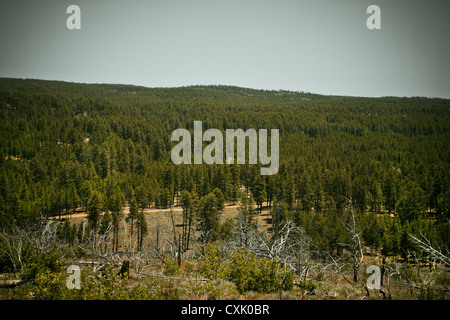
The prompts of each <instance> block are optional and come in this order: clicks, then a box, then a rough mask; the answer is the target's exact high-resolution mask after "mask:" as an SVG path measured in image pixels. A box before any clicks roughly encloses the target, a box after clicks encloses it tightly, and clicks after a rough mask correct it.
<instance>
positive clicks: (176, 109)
mask: <svg viewBox="0 0 450 320" xmlns="http://www.w3.org/2000/svg"><path fill="white" fill-rule="evenodd" d="M196 120H199V121H202V122H203V130H206V129H207V128H217V129H219V130H221V131H223V132H224V131H225V130H226V129H237V128H242V129H244V130H246V129H248V128H254V129H262V128H264V129H269V130H270V129H279V133H280V168H279V172H278V173H277V174H276V175H273V176H261V175H260V170H259V165H249V164H247V165H207V164H202V165H194V164H192V165H178V166H177V165H174V164H173V163H172V161H171V158H170V153H171V150H172V148H173V146H174V145H175V142H172V141H171V133H172V132H173V131H174V130H175V129H178V128H186V129H188V130H190V131H192V130H193V124H194V121H196ZM449 120H450V101H449V100H445V99H437V98H421V97H413V98H399V97H383V98H363V97H343V96H322V95H317V94H312V93H305V92H288V91H262V90H253V89H245V88H239V87H230V86H192V87H182V88H144V87H137V86H130V85H110V84H78V83H65V82H57V81H40V80H21V79H0V229H1V230H3V232H7V230H11V229H12V228H28V227H29V226H30V225H36V224H38V223H40V222H42V221H43V219H49V218H57V219H62V218H64V217H66V216H67V215H72V214H76V212H87V213H88V220H89V223H90V224H89V227H90V228H92V229H93V230H94V233H97V232H101V230H103V232H105V230H106V229H105V228H106V225H107V223H108V222H110V223H112V224H113V225H115V226H116V227H115V228H118V227H117V226H118V224H119V222H118V221H119V220H120V219H122V218H123V217H124V214H123V213H122V212H123V209H124V208H125V207H127V208H128V207H129V210H130V213H131V215H132V216H131V217H129V218H130V219H132V220H131V221H132V223H133V221H136V224H135V228H136V230H138V231H137V232H140V234H141V236H142V237H143V236H144V235H145V234H146V232H147V230H148V229H149V228H151V226H150V225H148V226H147V225H146V224H145V223H144V220H145V219H144V220H143V217H142V215H143V210H142V209H145V208H160V209H164V208H170V207H173V206H178V205H180V204H182V206H183V212H185V213H186V214H185V217H184V218H183V219H184V220H183V225H184V226H185V228H183V239H182V240H180V241H183V242H186V241H189V239H186V236H187V232H188V231H187V229H188V227H187V225H189V228H190V227H191V224H192V227H194V226H195V227H196V228H197V229H198V230H200V232H201V236H200V238H199V239H191V241H192V242H193V241H197V240H198V241H200V242H201V243H204V244H206V243H209V244H212V243H215V241H216V242H217V241H223V240H224V239H225V236H224V233H225V232H226V231H227V230H229V229H230V228H231V226H230V227H228V229H227V227H226V225H225V223H221V222H220V221H218V220H217V219H215V218H214V217H215V216H216V215H219V214H220V212H221V211H222V210H223V208H224V207H226V206H227V205H232V204H237V205H241V206H243V207H244V208H245V205H246V203H245V202H246V201H245V200H244V201H243V200H242V199H244V198H247V196H251V197H250V201H254V204H255V209H249V210H250V212H251V215H253V216H257V215H258V214H260V213H261V212H263V211H265V212H268V213H269V214H270V218H271V219H270V224H271V228H270V229H269V231H268V232H269V233H270V234H271V235H273V236H274V237H275V235H276V234H277V233H278V232H282V230H284V229H283V228H286V226H289V225H290V223H292V224H293V226H295V228H298V229H296V230H301V232H304V233H305V234H306V235H307V236H308V237H309V239H310V241H311V242H310V246H311V248H314V250H311V252H312V253H311V255H310V257H311V258H312V259H314V258H315V257H316V258H317V257H318V255H320V257H321V259H322V257H323V256H322V255H321V254H323V253H327V254H329V255H337V256H342V255H343V254H344V253H345V252H344V251H343V250H345V249H346V247H345V246H343V245H342V244H343V243H351V242H352V238H351V233H349V232H348V228H347V226H348V225H350V222H351V221H352V217H354V218H355V219H356V220H355V225H356V228H357V231H358V232H359V233H360V235H361V243H363V245H364V250H371V251H372V252H376V253H377V254H380V255H382V256H383V257H397V256H400V257H403V258H404V259H408V257H410V253H411V252H412V251H414V250H416V248H417V247H416V246H415V244H414V242H413V241H412V238H411V237H410V235H415V236H417V237H423V238H424V239H427V240H428V241H429V243H431V244H432V245H433V247H434V248H439V249H440V250H441V252H442V253H443V254H444V255H447V257H448V250H449V248H450V242H449V239H450V227H449V222H448V219H449V217H450V212H449V211H450V191H449V190H450V189H449V187H450V176H449V164H450V162H449V161H450V158H449V147H450V126H449V123H450V122H449ZM243 192H244V193H243ZM243 194H245V195H246V196H245V197H243V196H242V195H243ZM243 202H244V203H243ZM244 211H245V210H244ZM102 212H107V213H108V212H109V213H110V214H107V215H104V217H106V216H107V217H110V218H108V219H110V220H106V219H107V218H104V219H103V220H102V218H101V217H100V213H102ZM127 221H128V220H127ZM139 221H140V222H139ZM139 223H140V224H139ZM227 223H230V224H231V225H233V223H234V224H236V223H237V224H239V222H236V221H233V222H230V221H228V222H227ZM61 225H62V223H61ZM66 227H67V226H66ZM67 228H70V229H64V230H66V232H67V230H72V231H70V233H71V234H72V235H75V237H76V234H77V231H76V230H77V226H76V225H74V226H69V227H67ZM72 228H73V229H72ZM80 228H81V227H80ZM102 228H103V229H102ZM61 232H64V231H61ZM62 238H64V239H69V238H70V239H71V240H70V241H71V243H73V241H74V240H73V236H72V238H71V237H69V236H68V235H63V236H62ZM143 239H144V238H143ZM115 241H116V242H115V243H114V246H113V250H116V251H117V248H118V247H119V248H120V246H122V244H120V243H118V238H117V237H116V238H115ZM145 245H146V243H145V241H144V240H143V242H142V241H141V242H140V246H139V244H138V246H139V249H141V250H142V249H143V247H145ZM187 249H189V246H188V245H186V244H185V245H184V248H183V250H187ZM313 251H314V252H315V253H313ZM365 252H366V251H365ZM0 259H1V261H3V262H2V264H1V268H2V269H3V270H0V272H12V271H14V270H11V269H14V267H17V266H12V265H11V263H10V262H8V261H9V260H8V258H7V256H6V255H5V254H4V255H2V256H0ZM231 260H232V261H234V260H233V259H231ZM236 261H238V260H236ZM236 263H237V262H236ZM302 275H304V273H302ZM304 277H306V275H304ZM305 279H306V278H305ZM231 281H232V282H233V279H231ZM234 283H237V282H234ZM236 285H237V287H238V288H239V284H236ZM286 288H288V287H286ZM240 291H241V290H240Z"/></svg>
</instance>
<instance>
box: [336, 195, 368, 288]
mask: <svg viewBox="0 0 450 320" xmlns="http://www.w3.org/2000/svg"><path fill="white" fill-rule="evenodd" d="M349 201H350V213H351V222H350V223H345V222H343V221H342V220H340V219H339V221H340V222H341V223H342V225H343V226H344V228H345V229H346V230H347V232H348V234H349V236H350V243H341V245H342V246H344V247H346V248H347V249H348V251H349V253H350V255H351V258H352V263H351V267H352V270H353V282H358V279H359V267H360V266H361V263H362V262H363V258H364V253H363V245H362V243H361V237H360V233H359V232H358V231H357V227H356V219H355V210H354V208H353V203H352V201H351V200H349Z"/></svg>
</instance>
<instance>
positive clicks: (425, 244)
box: [409, 233, 450, 268]
mask: <svg viewBox="0 0 450 320" xmlns="http://www.w3.org/2000/svg"><path fill="white" fill-rule="evenodd" d="M420 235H421V236H422V239H419V238H417V237H415V236H413V235H412V234H410V235H409V237H410V238H411V239H412V240H413V242H414V244H415V245H416V246H417V247H418V248H419V249H421V250H422V251H423V252H425V253H426V254H427V255H428V257H429V259H430V260H431V261H433V262H435V263H436V262H437V263H441V264H442V265H443V267H444V268H448V267H449V266H450V257H449V256H447V255H445V254H444V253H442V251H443V250H442V249H441V248H439V247H438V248H437V249H435V248H434V247H433V246H432V245H431V241H430V240H428V239H427V238H426V237H425V236H424V235H423V234H422V233H421V234H420ZM431 261H430V262H431Z"/></svg>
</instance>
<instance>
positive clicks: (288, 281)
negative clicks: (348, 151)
mask: <svg viewBox="0 0 450 320" xmlns="http://www.w3.org/2000/svg"><path fill="white" fill-rule="evenodd" d="M226 277H227V279H228V280H230V281H231V282H233V283H234V284H235V285H236V288H237V289H238V290H239V292H241V293H242V292H244V291H250V290H252V291H256V292H276V291H279V290H291V289H292V288H293V285H294V274H293V272H292V271H290V270H289V268H285V266H283V265H282V264H281V263H279V262H278V261H277V260H276V259H267V258H260V257H257V256H256V255H254V254H252V253H246V252H244V251H238V252H235V253H234V254H233V255H232V256H231V258H230V261H229V263H228V264H227V267H226Z"/></svg>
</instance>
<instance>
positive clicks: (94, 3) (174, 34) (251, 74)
mask: <svg viewBox="0 0 450 320" xmlns="http://www.w3.org/2000/svg"><path fill="white" fill-rule="evenodd" d="M71 4H75V5H78V6H79V7H80V9H81V30H68V29H67V27H66V20H67V18H68V17H69V14H67V13H66V9H67V7H68V6H69V5H71ZM372 4H375V5H378V6H379V7H380V8H381V30H368V29H367V27H366V20H367V18H368V17H369V14H367V13H366V9H367V7H368V6H369V5H372ZM449 16H450V1H448V0H444V1H437V0H428V1H425V0H424V1H411V0H370V1H367V0H339V1H337V0H305V1H301V0H291V1H288V0H277V1H268V0H227V1H225V0H224V1H218V0H158V1H156V0H155V1H143V0H141V1H138V0H127V1H126V0H122V1H118V0H86V1H83V0H70V1H67V0H53V1H50V0H46V1H24V0H10V1H5V0H0V43H1V47H0V48H1V53H0V77H13V78H36V79H49V80H64V81H73V82H84V83H123V84H134V85H142V86H146V87H176V86H188V85H196V84H223V85H236V86H242V87H249V88H256V89H274V90H278V89H284V90H293V91H308V92H313V93H321V94H334V95H353V96H375V97H376V96H386V95H393V96H428V97H443V98H450V63H449V56H450V52H449V49H450V40H449V39H450V32H449V31H450V22H449V21H450V18H449Z"/></svg>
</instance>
